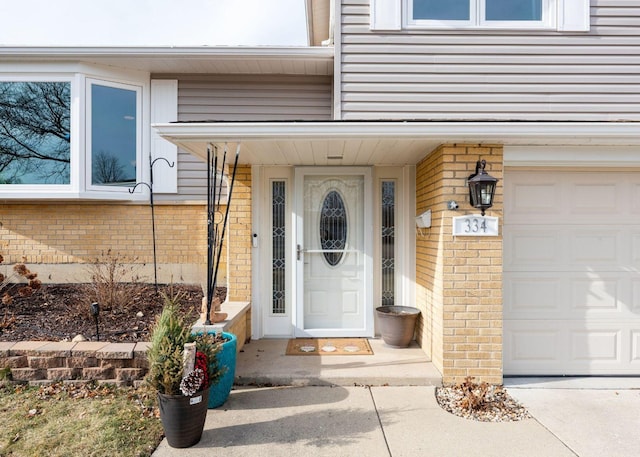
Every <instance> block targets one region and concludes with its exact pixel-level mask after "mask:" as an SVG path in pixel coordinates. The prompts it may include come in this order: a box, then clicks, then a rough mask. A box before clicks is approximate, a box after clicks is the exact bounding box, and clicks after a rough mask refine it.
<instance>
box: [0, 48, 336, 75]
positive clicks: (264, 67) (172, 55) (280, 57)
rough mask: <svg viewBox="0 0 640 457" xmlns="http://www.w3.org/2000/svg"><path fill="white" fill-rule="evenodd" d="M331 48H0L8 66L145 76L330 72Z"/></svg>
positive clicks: (313, 73)
mask: <svg viewBox="0 0 640 457" xmlns="http://www.w3.org/2000/svg"><path fill="white" fill-rule="evenodd" d="M333 55H334V50H333V48H332V47H319V46H318V47H313V46H192V47H188V46H181V47H173V46H149V47H144V46H142V47H122V46H120V47H29V46H0V59H1V60H2V62H4V63H9V62H12V61H13V62H21V63H24V62H70V61H73V62H83V63H88V64H97V65H107V66H114V67H121V68H126V69H131V70H137V71H146V72H149V73H166V74H174V73H175V74H178V73H223V74H265V73H268V74H305V75H331V74H333Z"/></svg>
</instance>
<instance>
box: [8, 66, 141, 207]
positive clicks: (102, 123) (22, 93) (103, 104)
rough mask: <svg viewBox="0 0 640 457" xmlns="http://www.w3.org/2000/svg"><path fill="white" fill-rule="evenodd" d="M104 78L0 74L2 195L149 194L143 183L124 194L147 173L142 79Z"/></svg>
mask: <svg viewBox="0 0 640 457" xmlns="http://www.w3.org/2000/svg"><path fill="white" fill-rule="evenodd" d="M93 73H96V74H99V72H93ZM109 76H110V77H109V78H100V79H98V78H95V77H93V76H91V77H89V76H88V75H87V74H86V73H78V72H68V73H65V72H60V71H57V72H55V73H50V74H47V73H46V72H44V71H43V72H29V73H23V74H18V73H12V74H9V73H5V74H2V73H0V194H1V195H2V196H3V198H16V199H33V198H43V199H69V198H71V199H116V200H144V199H145V198H147V197H148V193H147V191H146V189H145V186H138V188H137V189H136V192H135V193H134V194H131V193H129V189H131V188H133V187H134V186H135V184H136V182H141V181H146V180H147V175H148V167H145V164H148V157H147V156H145V157H143V156H144V154H143V150H144V144H148V138H147V136H148V132H146V131H145V129H144V128H143V125H144V123H143V117H144V113H145V112H146V111H145V109H144V106H143V100H148V99H149V98H148V95H149V94H148V90H149V89H148V86H149V84H148V76H146V77H145V76H144V75H142V76H141V77H139V76H140V75H137V74H136V75H135V76H136V78H133V79H124V78H116V77H113V76H114V75H113V74H110V75H109ZM147 104H148V102H147ZM147 155H148V154H147Z"/></svg>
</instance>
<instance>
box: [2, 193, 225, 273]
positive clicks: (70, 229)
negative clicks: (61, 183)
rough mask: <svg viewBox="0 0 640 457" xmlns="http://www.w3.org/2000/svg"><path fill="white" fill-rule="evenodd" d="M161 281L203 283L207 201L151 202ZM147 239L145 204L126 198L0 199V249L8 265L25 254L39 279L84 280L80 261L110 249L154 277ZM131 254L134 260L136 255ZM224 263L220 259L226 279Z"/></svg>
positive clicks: (148, 220) (148, 212)
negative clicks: (81, 200) (30, 201)
mask: <svg viewBox="0 0 640 457" xmlns="http://www.w3.org/2000/svg"><path fill="white" fill-rule="evenodd" d="M154 210H155V219H156V254H157V261H158V274H159V280H160V282H171V281H173V282H177V283H180V282H191V283H201V282H204V277H205V276H204V275H205V265H206V252H207V242H206V229H207V227H206V207H205V205H204V204H194V205H166V204H159V205H156V206H155V208H154ZM152 240H153V237H152V225H151V208H150V207H149V205H148V204H147V205H140V204H126V203H74V202H67V203H39V204H22V203H11V204H1V205H0V253H2V254H3V255H4V257H5V264H6V263H14V262H18V261H21V260H22V257H23V256H24V257H26V261H27V263H28V264H29V265H30V267H31V265H34V268H32V270H34V271H36V272H38V273H39V277H40V278H41V279H42V280H43V281H44V282H83V281H87V280H88V277H87V271H86V270H87V269H86V267H85V266H84V264H85V263H86V262H92V261H95V259H96V258H99V257H100V256H101V254H102V253H104V252H107V251H108V250H111V251H112V253H114V254H116V255H119V256H122V257H123V258H126V259H130V261H131V262H135V263H137V264H138V265H142V264H145V265H146V267H145V269H144V272H143V273H142V275H143V276H144V277H145V279H146V280H148V281H149V282H151V281H153V270H152V265H153V242H152ZM134 259H135V260H134ZM225 264H226V262H223V265H222V267H221V268H222V278H223V280H224V281H223V284H224V283H225V282H226V268H225Z"/></svg>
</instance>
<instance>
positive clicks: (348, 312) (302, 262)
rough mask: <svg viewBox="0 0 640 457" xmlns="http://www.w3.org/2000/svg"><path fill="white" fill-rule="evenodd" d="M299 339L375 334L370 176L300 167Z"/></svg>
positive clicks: (357, 171) (364, 172)
mask: <svg viewBox="0 0 640 457" xmlns="http://www.w3.org/2000/svg"><path fill="white" fill-rule="evenodd" d="M295 180H296V200H295V205H296V218H295V221H296V240H295V244H296V267H295V268H296V286H297V287H296V290H297V294H296V324H295V334H296V336H313V337H322V336H330V337H338V336H373V304H372V297H371V295H372V294H371V291H372V281H371V277H372V266H371V265H372V262H371V257H372V255H371V251H372V248H371V246H372V220H371V215H370V208H371V193H372V192H371V173H370V170H369V169H368V168H339V169H335V168H330V169H327V168H324V169H320V168H298V169H296V177H295Z"/></svg>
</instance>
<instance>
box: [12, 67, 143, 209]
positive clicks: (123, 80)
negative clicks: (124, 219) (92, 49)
mask: <svg viewBox="0 0 640 457" xmlns="http://www.w3.org/2000/svg"><path fill="white" fill-rule="evenodd" d="M12 70H13V71H9V72H0V81H62V82H70V83H71V120H70V126H71V152H70V154H71V164H70V173H71V175H70V182H69V184H0V194H2V197H3V198H4V199H7V200H120V201H147V200H148V199H149V189H148V187H147V186H144V185H142V186H138V187H137V188H136V190H135V192H134V193H133V194H132V193H130V192H129V189H130V187H126V186H122V187H118V188H115V189H114V188H112V187H110V186H91V185H90V183H91V180H90V174H91V173H90V169H89V168H90V166H91V158H90V152H89V151H90V150H89V148H88V140H89V137H90V131H88V130H87V129H88V127H89V124H88V123H87V115H90V114H89V113H88V99H87V90H88V88H89V83H88V82H87V81H97V82H99V83H101V84H104V85H108V86H115V87H117V85H118V84H120V85H123V87H125V88H129V89H130V88H132V87H136V88H139V93H138V106H137V110H138V113H137V117H138V121H137V122H138V128H139V135H138V138H137V141H138V152H137V157H136V160H137V162H138V163H137V164H136V165H137V166H136V174H137V182H147V183H148V182H149V179H150V175H149V144H150V127H149V111H150V108H149V100H150V97H149V94H150V83H149V81H150V77H149V74H148V73H144V72H114V71H113V70H110V69H105V68H101V67H94V66H87V65H82V64H80V65H78V64H62V65H60V64H54V65H49V64H32V63H28V64H12ZM88 167H89V168H88Z"/></svg>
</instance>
